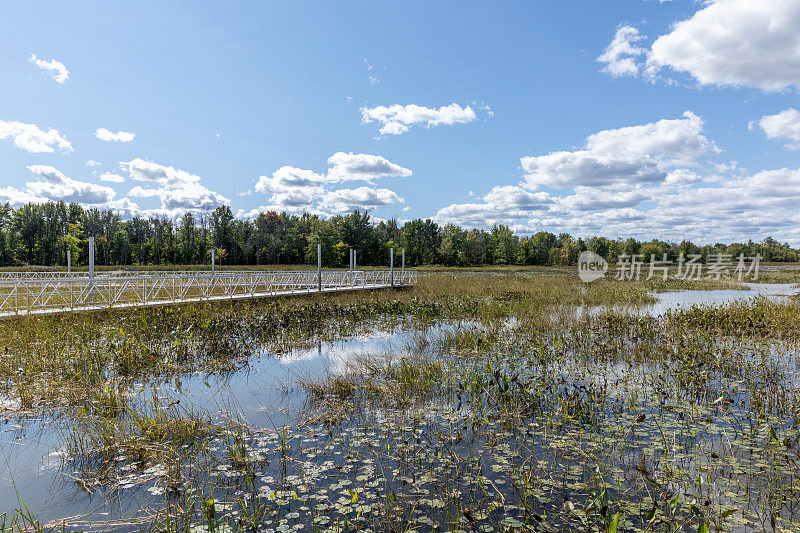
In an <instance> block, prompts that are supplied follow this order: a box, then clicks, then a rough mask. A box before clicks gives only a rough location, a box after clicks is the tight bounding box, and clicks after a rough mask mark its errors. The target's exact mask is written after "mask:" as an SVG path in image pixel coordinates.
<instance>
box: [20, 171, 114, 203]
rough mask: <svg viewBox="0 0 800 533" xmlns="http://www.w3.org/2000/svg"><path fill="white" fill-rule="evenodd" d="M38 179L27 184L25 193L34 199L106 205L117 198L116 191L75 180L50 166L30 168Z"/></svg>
mask: <svg viewBox="0 0 800 533" xmlns="http://www.w3.org/2000/svg"><path fill="white" fill-rule="evenodd" d="M28 170H30V171H31V172H32V173H33V174H35V175H36V177H37V178H38V179H37V180H36V181H29V182H27V183H26V184H25V192H26V193H27V194H30V195H31V196H32V197H35V198H39V199H43V200H53V201H56V202H57V201H64V202H76V203H81V204H90V205H95V204H104V203H106V202H110V201H111V200H113V199H114V197H115V196H116V194H117V193H116V191H114V189H112V188H110V187H104V186H102V185H97V184H94V183H88V182H85V181H79V180H74V179H72V178H69V177H67V176H65V175H64V173H63V172H61V171H60V170H58V169H57V168H55V167H52V166H50V165H30V166H28Z"/></svg>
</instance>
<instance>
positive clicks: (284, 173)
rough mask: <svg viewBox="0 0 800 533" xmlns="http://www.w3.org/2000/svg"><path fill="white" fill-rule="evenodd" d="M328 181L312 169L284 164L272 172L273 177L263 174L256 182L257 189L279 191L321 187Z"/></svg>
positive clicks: (266, 191) (268, 191) (266, 192)
mask: <svg viewBox="0 0 800 533" xmlns="http://www.w3.org/2000/svg"><path fill="white" fill-rule="evenodd" d="M325 181H326V178H325V176H323V175H321V174H317V173H315V172H314V171H312V170H304V169H302V168H296V167H290V166H282V167H281V168H279V169H278V170H276V171H275V172H273V173H272V176H271V177H267V176H261V177H259V178H258V182H257V183H256V187H255V188H256V191H258V192H263V193H265V194H268V193H278V192H281V191H284V190H286V189H291V188H299V187H319V186H320V185H322V184H323V183H324V182H325Z"/></svg>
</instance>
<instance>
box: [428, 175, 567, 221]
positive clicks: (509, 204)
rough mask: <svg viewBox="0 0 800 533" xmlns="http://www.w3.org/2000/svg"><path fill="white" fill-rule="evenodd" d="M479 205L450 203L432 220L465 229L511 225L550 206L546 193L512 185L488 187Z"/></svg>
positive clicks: (476, 203)
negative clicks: (465, 227)
mask: <svg viewBox="0 0 800 533" xmlns="http://www.w3.org/2000/svg"><path fill="white" fill-rule="evenodd" d="M482 200H483V201H482V202H471V203H465V204H450V205H449V206H447V207H443V208H442V209H439V211H438V212H437V213H436V215H435V216H434V219H435V220H436V221H438V222H441V223H448V222H452V223H454V224H460V225H463V226H467V227H487V226H492V225H494V224H511V223H513V222H514V221H517V220H520V219H526V218H529V217H530V216H532V214H533V213H534V212H538V211H546V210H547V209H548V208H549V207H550V205H551V204H552V200H551V198H550V195H549V194H548V193H546V192H541V191H540V192H535V193H533V192H530V191H528V190H526V189H523V188H522V187H518V186H515V185H504V186H497V187H494V188H492V190H491V191H489V193H488V194H486V196H484V197H483V198H482Z"/></svg>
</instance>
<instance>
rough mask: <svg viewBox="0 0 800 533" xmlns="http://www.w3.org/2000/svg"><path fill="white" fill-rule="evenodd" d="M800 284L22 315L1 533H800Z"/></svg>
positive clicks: (386, 296)
mask: <svg viewBox="0 0 800 533" xmlns="http://www.w3.org/2000/svg"><path fill="white" fill-rule="evenodd" d="M796 275H797V273H796V272H794V271H788V272H777V273H773V274H771V275H770V274H766V275H765V279H764V280H763V281H765V282H778V283H759V284H756V285H738V284H735V283H731V282H698V283H697V284H695V285H692V284H687V283H686V282H678V281H649V282H621V281H620V282H618V281H614V280H610V279H609V280H600V281H597V282H593V283H589V284H585V283H582V282H580V281H579V280H578V279H577V275H576V273H575V272H574V271H571V270H570V271H567V270H559V269H548V270H545V269H519V270H502V269H498V270H487V271H447V270H435V271H431V272H426V273H423V274H421V275H420V278H419V285H418V286H417V287H416V288H407V289H403V290H394V291H375V292H363V293H349V294H339V295H325V296H312V297H305V298H284V299H279V300H277V299H273V300H252V301H250V300H246V301H236V302H217V303H205V304H203V303H199V304H187V305H180V306H173V307H160V308H159V307H154V308H140V309H129V310H116V311H113V310H109V311H98V312H89V313H73V314H63V315H53V316H41V317H22V318H17V319H13V320H4V321H0V502H2V503H0V531H19V532H22V531H121V532H126V531H163V532H173V531H175V532H177V531H186V532H200V531H218V532H222V531H265V532H266V531H271V532H289V531H386V532H396V533H399V532H404V531H412V530H413V531H464V532H471V531H477V532H493V531H497V532H501V531H553V532H555V531H576V532H578V531H580V532H594V531H596V532H616V531H642V532H644V531H652V532H672V531H674V532H678V531H681V532H682V531H692V532H694V531H698V532H707V531H736V532H746V531H754V532H755V531H797V530H798V529H800V509H798V508H797V502H798V496H800V478H799V477H798V475H799V474H800V443H799V442H798V439H799V438H800V426H798V423H799V422H800V389H799V388H798V376H797V372H798V341H800V314H798V300H797V298H796V296H795V295H796V293H797V292H798V290H800V289H798V288H797V286H796V285H795V283H797V282H800V276H797V279H795V276H796ZM695 289H698V290H695Z"/></svg>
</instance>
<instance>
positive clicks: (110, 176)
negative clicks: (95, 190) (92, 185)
mask: <svg viewBox="0 0 800 533" xmlns="http://www.w3.org/2000/svg"><path fill="white" fill-rule="evenodd" d="M100 181H108V182H110V183H124V182H125V178H124V177H122V176H120V175H119V174H114V173H112V172H103V174H101V175H100Z"/></svg>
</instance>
